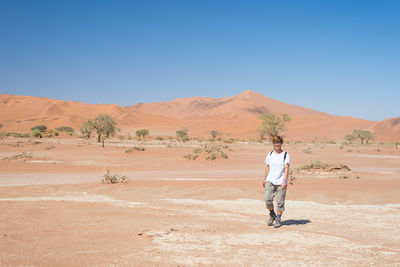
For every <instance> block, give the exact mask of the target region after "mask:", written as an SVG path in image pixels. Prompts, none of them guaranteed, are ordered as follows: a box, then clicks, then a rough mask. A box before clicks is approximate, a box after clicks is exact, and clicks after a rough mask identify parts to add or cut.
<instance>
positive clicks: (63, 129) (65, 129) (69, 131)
mask: <svg viewBox="0 0 400 267" xmlns="http://www.w3.org/2000/svg"><path fill="white" fill-rule="evenodd" d="M56 130H57V131H58V132H62V133H66V134H69V135H72V134H73V133H74V129H72V127H69V126H61V127H58V128H56Z"/></svg>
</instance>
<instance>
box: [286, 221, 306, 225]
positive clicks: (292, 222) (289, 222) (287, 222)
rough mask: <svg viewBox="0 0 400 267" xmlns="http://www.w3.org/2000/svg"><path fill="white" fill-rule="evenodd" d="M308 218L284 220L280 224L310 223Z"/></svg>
mask: <svg viewBox="0 0 400 267" xmlns="http://www.w3.org/2000/svg"><path fill="white" fill-rule="evenodd" d="M310 222H311V221H310V220H285V221H282V222H281V223H282V225H300V224H307V223H310Z"/></svg>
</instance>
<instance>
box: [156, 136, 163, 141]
mask: <svg viewBox="0 0 400 267" xmlns="http://www.w3.org/2000/svg"><path fill="white" fill-rule="evenodd" d="M156 140H160V141H162V140H164V138H162V137H161V136H157V137H156Z"/></svg>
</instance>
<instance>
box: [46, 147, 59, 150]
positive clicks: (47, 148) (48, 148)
mask: <svg viewBox="0 0 400 267" xmlns="http://www.w3.org/2000/svg"><path fill="white" fill-rule="evenodd" d="M54 148H56V147H55V146H46V147H45V148H44V149H46V150H50V149H54Z"/></svg>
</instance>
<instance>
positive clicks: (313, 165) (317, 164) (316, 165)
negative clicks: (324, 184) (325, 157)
mask: <svg viewBox="0 0 400 267" xmlns="http://www.w3.org/2000/svg"><path fill="white" fill-rule="evenodd" d="M329 167H330V165H329V164H328V163H326V162H322V161H319V160H315V161H314V160H311V161H310V162H309V163H307V164H305V165H303V166H301V167H300V168H298V169H299V170H311V169H323V170H326V169H328V168H329Z"/></svg>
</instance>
